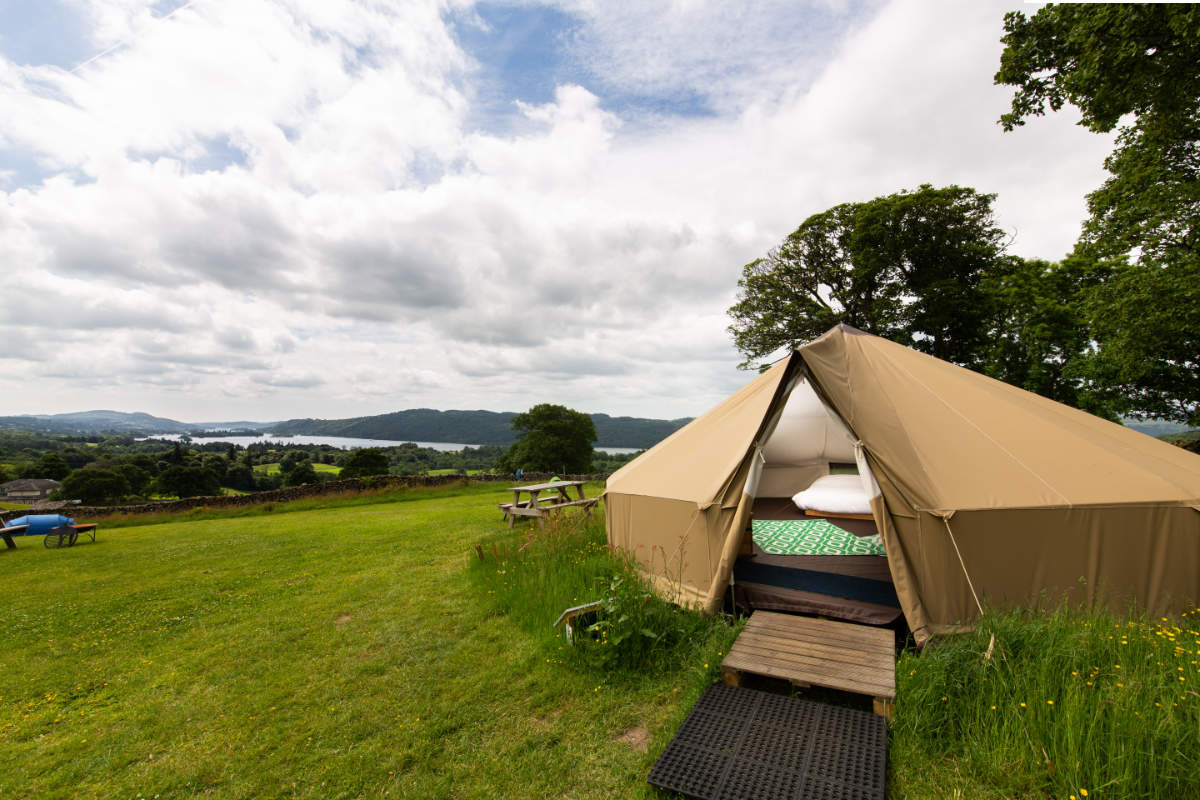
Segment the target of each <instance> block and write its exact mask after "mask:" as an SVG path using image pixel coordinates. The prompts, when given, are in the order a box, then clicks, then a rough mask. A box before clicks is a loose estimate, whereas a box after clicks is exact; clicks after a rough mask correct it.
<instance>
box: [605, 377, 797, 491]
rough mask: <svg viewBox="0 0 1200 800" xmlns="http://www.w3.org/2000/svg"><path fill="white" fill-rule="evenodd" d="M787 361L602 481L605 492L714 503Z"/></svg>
mask: <svg viewBox="0 0 1200 800" xmlns="http://www.w3.org/2000/svg"><path fill="white" fill-rule="evenodd" d="M790 363H791V359H784V360H783V361H781V362H779V363H778V364H776V365H775V366H773V367H772V368H771V369H769V370H767V371H766V372H764V373H763V374H761V375H759V376H758V377H757V378H755V379H754V380H752V381H751V382H750V383H748V384H746V385H745V386H743V387H742V388H741V389H739V390H738V391H737V392H735V393H734V394H733V395H731V396H730V397H728V398H726V399H725V400H724V401H722V402H721V403H720V404H719V405H717V406H716V407H715V408H713V409H712V410H711V411H708V412H706V413H705V414H703V415H701V416H700V417H697V418H696V419H694V420H692V421H691V422H689V423H688V424H687V425H685V426H683V427H682V428H680V429H679V430H677V431H675V433H673V434H671V435H670V436H668V437H667V438H666V439H663V440H662V441H661V442H659V443H658V444H656V445H655V446H654V447H652V448H650V449H649V450H647V451H646V452H645V453H643V454H642V455H641V456H639V457H638V458H636V459H634V460H633V461H631V462H629V463H628V464H626V465H625V466H624V467H621V469H619V470H617V471H616V472H614V473H613V474H612V475H611V476H609V478H608V483H607V487H606V489H605V491H607V492H610V493H617V494H635V495H646V496H651V497H666V498H671V499H673V500H686V501H691V502H694V503H696V504H697V505H698V506H700V507H705V506H708V505H710V504H711V503H713V502H715V501H716V499H717V498H718V497H720V496H721V494H722V493H723V489H724V488H725V486H726V484H727V483H728V482H729V481H730V480H731V479H732V477H733V475H734V473H736V472H737V469H738V467H739V466H740V465H741V463H742V461H743V459H745V457H746V453H747V451H748V450H749V449H750V445H751V444H753V442H754V437H755V436H756V435H757V434H758V432H759V430H760V428H761V427H762V425H763V423H764V421H765V418H766V416H767V410H768V409H769V408H770V406H771V400H772V398H773V397H774V396H775V393H776V391H777V390H778V389H779V385H780V383H781V382H782V381H783V379H784V376H785V374H786V373H787V369H788V366H789V364H790Z"/></svg>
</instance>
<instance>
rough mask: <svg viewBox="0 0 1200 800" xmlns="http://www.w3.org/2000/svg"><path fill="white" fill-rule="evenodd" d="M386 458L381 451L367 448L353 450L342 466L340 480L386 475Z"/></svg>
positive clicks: (387, 466) (387, 465)
mask: <svg viewBox="0 0 1200 800" xmlns="http://www.w3.org/2000/svg"><path fill="white" fill-rule="evenodd" d="M389 466H390V465H389V464H388V457H387V455H385V454H384V453H383V452H382V451H380V450H378V449H376V448H374V447H367V448H363V449H361V450H355V451H353V452H351V453H350V455H349V456H348V457H347V458H346V461H345V463H343V464H342V471H341V473H339V476H338V477H341V478H364V477H366V476H368V475H387V474H388V468H389Z"/></svg>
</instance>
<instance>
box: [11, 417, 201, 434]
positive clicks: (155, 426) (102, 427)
mask: <svg viewBox="0 0 1200 800" xmlns="http://www.w3.org/2000/svg"><path fill="white" fill-rule="evenodd" d="M0 428H17V429H18V430H23V431H37V432H39V433H74V434H89V433H111V432H115V433H126V434H129V435H131V436H137V435H144V434H148V433H186V432H187V431H189V430H191V428H192V426H191V425H187V424H185V423H182V422H177V421H175V420H173V419H166V418H165V417H155V416H152V415H150V414H144V413H142V412H140V411H139V412H136V413H132V414H129V413H125V412H123V411H74V412H72V413H69V414H23V415H21V416H15V417H0Z"/></svg>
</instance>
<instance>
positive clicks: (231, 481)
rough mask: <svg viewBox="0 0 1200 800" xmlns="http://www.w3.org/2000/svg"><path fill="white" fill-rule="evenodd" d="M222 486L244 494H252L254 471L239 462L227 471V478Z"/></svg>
mask: <svg viewBox="0 0 1200 800" xmlns="http://www.w3.org/2000/svg"><path fill="white" fill-rule="evenodd" d="M221 485H222V486H228V487H229V488H230V489H238V490H239V491H243V492H252V491H254V470H252V469H251V468H250V467H248V466H246V465H245V464H243V463H242V462H241V461H238V462H236V463H234V464H232V465H230V467H229V469H227V470H225V477H224V479H223V481H222V483H221Z"/></svg>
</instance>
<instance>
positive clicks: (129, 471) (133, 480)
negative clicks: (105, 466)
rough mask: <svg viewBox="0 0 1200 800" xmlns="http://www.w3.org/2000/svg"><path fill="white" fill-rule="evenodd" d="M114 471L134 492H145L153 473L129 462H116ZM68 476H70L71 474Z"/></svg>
mask: <svg viewBox="0 0 1200 800" xmlns="http://www.w3.org/2000/svg"><path fill="white" fill-rule="evenodd" d="M112 471H113V472H115V473H117V474H118V475H120V476H121V477H123V478H124V479H125V480H126V481H127V482H128V483H129V491H130V492H132V493H133V494H144V493H145V491H146V489H147V487H149V486H150V480H151V475H150V473H149V472H147V471H146V470H144V469H142V468H141V467H139V466H137V465H136V464H130V463H127V462H124V463H120V464H116V465H115V466H113V468H112ZM67 477H70V476H69V475H68V476H67Z"/></svg>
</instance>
